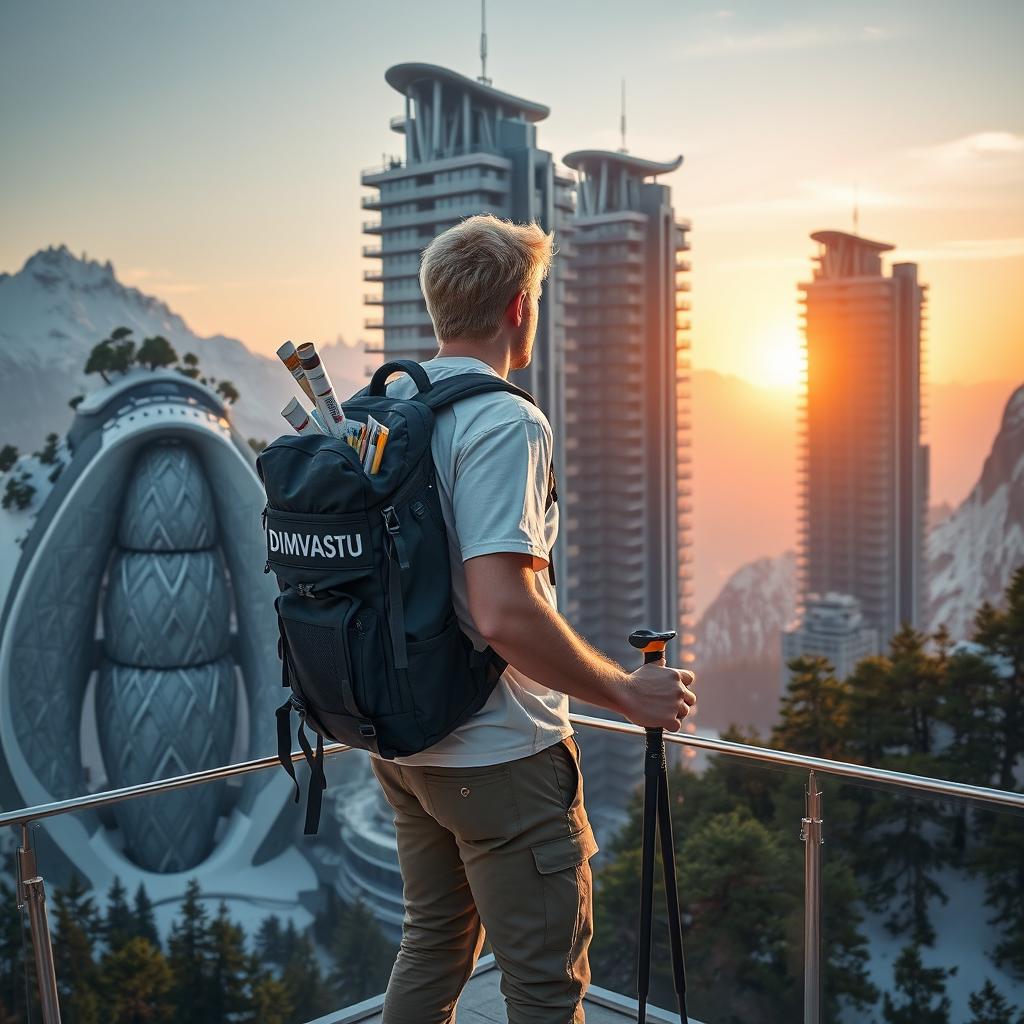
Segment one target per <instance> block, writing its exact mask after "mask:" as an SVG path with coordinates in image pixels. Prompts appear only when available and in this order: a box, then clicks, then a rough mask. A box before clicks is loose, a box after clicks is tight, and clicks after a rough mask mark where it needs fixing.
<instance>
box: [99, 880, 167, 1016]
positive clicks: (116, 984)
mask: <svg viewBox="0 0 1024 1024" xmlns="http://www.w3.org/2000/svg"><path fill="white" fill-rule="evenodd" d="M122 891H123V890H122ZM173 984H174V977H173V975H172V974H171V969H170V967H168V965H167V961H166V960H165V959H164V955H163V953H161V952H160V950H159V949H157V948H156V947H155V946H154V945H153V944H152V943H151V942H150V941H149V940H148V939H140V938H137V937H136V938H129V939H127V941H125V942H124V943H123V944H122V945H121V946H119V947H118V948H117V949H116V950H114V951H113V952H111V953H108V954H107V956H105V957H104V958H103V965H102V983H101V989H102V993H103V1021H104V1024H170V1022H171V1021H172V1020H173V1019H174V1004H173V1003H172V1002H171V989H172V987H173Z"/></svg>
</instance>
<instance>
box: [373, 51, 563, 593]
mask: <svg viewBox="0 0 1024 1024" xmlns="http://www.w3.org/2000/svg"><path fill="white" fill-rule="evenodd" d="M384 77H385V79H386V81H387V82H388V84H389V85H391V86H392V88H394V89H395V90H396V91H397V92H398V93H400V94H401V95H402V97H403V98H404V101H405V109H404V113H402V114H400V115H399V116H398V117H396V118H394V119H393V120H392V122H391V127H392V129H393V130H394V131H395V132H397V133H398V134H399V135H401V136H402V137H403V139H404V149H405V152H404V154H403V155H402V156H396V157H393V158H391V159H390V160H388V161H387V162H386V164H385V165H384V166H383V167H377V168H373V169H370V170H367V171H364V172H363V175H362V183H363V184H364V185H366V186H368V187H369V188H371V189H374V190H375V191H374V192H372V193H370V194H368V195H365V196H364V197H363V200H362V205H363V208H364V209H367V210H377V211H379V212H380V217H379V219H377V220H372V221H366V222H365V223H364V224H363V231H364V233H366V234H368V235H370V236H372V237H373V239H374V241H373V242H372V243H371V244H369V245H366V246H364V247H363V255H364V256H365V257H367V258H368V259H370V260H372V261H374V264H375V265H374V266H372V267H371V268H369V269H367V270H366V271H364V277H365V279H366V280H367V281H370V282H374V283H378V284H380V286H381V288H380V291H379V292H374V293H370V294H367V295H366V296H365V301H366V303H367V305H368V306H370V307H371V308H372V310H373V311H374V312H373V313H372V315H370V316H369V317H368V318H367V320H366V327H367V328H368V329H370V330H373V331H379V332H380V333H381V336H382V343H381V344H379V345H378V344H370V345H368V346H367V347H366V352H367V353H368V354H372V355H377V356H381V357H383V359H385V360H387V359H394V358H406V359H415V360H424V359H429V358H431V357H432V356H434V355H436V353H437V348H438V346H437V339H436V338H435V336H434V328H433V324H432V323H431V320H430V317H429V315H428V314H427V309H426V305H425V303H424V301H423V296H422V294H421V292H420V287H419V279H418V275H419V266H420V255H421V253H422V252H423V250H424V249H425V248H426V247H427V246H428V245H429V244H430V241H431V240H432V239H433V238H434V237H435V236H436V235H438V234H439V233H440V232H442V231H444V230H446V229H447V228H449V227H452V226H453V225H455V224H457V223H458V222H459V221H460V220H463V219H464V218H466V217H469V216H472V215H474V214H478V213H490V214H493V215H494V216H496V217H502V218H507V219H511V220H514V221H517V222H520V223H526V222H530V221H535V222H536V223H537V224H539V225H540V226H541V227H542V228H543V229H544V230H545V231H551V230H553V231H554V232H555V237H556V239H557V245H558V251H559V255H558V258H556V260H555V261H554V264H553V266H552V270H551V274H550V276H549V278H548V280H547V282H546V283H545V285H544V290H543V294H542V298H541V304H540V319H539V323H538V327H537V338H536V342H535V344H534V350H533V359H532V361H531V363H530V365H529V366H528V367H526V368H525V369H522V370H513V371H512V372H511V373H510V374H509V379H510V380H511V381H512V383H513V384H517V385H518V386H519V387H522V388H525V389H526V390H528V391H529V392H530V393H531V394H532V395H533V396H534V397H535V398H536V399H537V401H538V403H539V404H540V407H541V409H543V411H544V413H545V414H546V415H547V417H548V420H549V421H550V422H551V426H552V429H553V431H554V436H555V452H554V458H555V473H556V474H557V475H558V477H559V479H561V477H562V471H563V468H564V452H563V449H562V443H563V436H564V430H563V416H564V399H563V394H562V373H561V368H560V360H561V349H562V345H563V338H564V329H565V323H564V319H565V312H564V311H565V306H564V290H565V285H566V280H567V278H568V276H569V274H570V270H569V267H568V260H569V257H570V255H571V252H572V245H571V241H572V223H571V220H570V217H571V214H572V210H573V198H572V185H573V181H572V178H571V176H570V175H568V174H567V173H566V172H565V171H564V170H560V169H558V168H557V167H556V165H555V162H554V160H553V159H552V157H551V154H550V153H547V152H545V151H544V150H542V149H539V148H538V146H537V128H536V125H537V123H538V122H539V121H542V120H543V119H544V118H545V117H547V115H548V108H547V107H546V106H544V105H543V104H541V103H535V102H533V101H532V100H526V99H523V98H521V97H518V96H513V95H512V94H511V93H507V92H503V91H502V90H500V89H496V88H494V87H493V86H491V85H490V84H488V83H486V82H481V81H479V80H475V79H472V78H468V77H467V76H465V75H462V74H459V73H458V72H457V71H452V70H450V69H448V68H444V67H440V66H438V65H436V64H424V63H406V64H396V65H395V66H394V67H391V68H389V69H388V71H387V72H386V74H385V76H384ZM367 369H368V370H369V369H371V368H370V367H368V368H367ZM560 549H564V545H559V547H558V548H556V552H555V575H556V578H558V579H561V577H562V575H563V573H564V570H565V566H564V564H561V563H562V559H563V558H564V556H563V555H562V553H561V550H560Z"/></svg>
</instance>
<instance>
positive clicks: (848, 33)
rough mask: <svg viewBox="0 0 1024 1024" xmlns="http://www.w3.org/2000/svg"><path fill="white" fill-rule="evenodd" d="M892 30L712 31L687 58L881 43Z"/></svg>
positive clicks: (693, 46)
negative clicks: (845, 44)
mask: <svg viewBox="0 0 1024 1024" xmlns="http://www.w3.org/2000/svg"><path fill="white" fill-rule="evenodd" d="M898 34H899V33H897V32H896V31H895V30H893V29H885V28H881V27H879V26H877V25H871V26H865V27H863V28H855V29H854V28H838V27H834V28H833V27H820V26H819V27H816V26H813V25H807V26H800V25H793V26H789V27H786V28H780V29H776V30H773V31H766V32H749V33H745V34H742V33H732V32H721V31H715V32H709V33H706V34H705V35H703V36H701V37H700V38H699V39H695V40H694V41H693V42H692V43H689V44H688V45H687V46H685V47H684V48H683V51H682V52H683V55H684V56H686V57H728V56H732V55H734V54H743V53H770V52H776V51H783V50H810V49H818V48H820V47H824V46H835V45H837V44H840V43H856V42H881V41H884V40H887V39H892V38H894V37H895V36H897V35H898Z"/></svg>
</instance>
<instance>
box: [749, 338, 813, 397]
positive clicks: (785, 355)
mask: <svg viewBox="0 0 1024 1024" xmlns="http://www.w3.org/2000/svg"><path fill="white" fill-rule="evenodd" d="M751 369H752V370H753V371H754V374H755V380H756V381H757V383H759V384H760V385H761V386H762V387H767V388H780V389H785V390H787V391H796V390H797V389H798V388H799V386H800V383H801V380H802V379H803V374H804V369H805V363H804V350H803V339H802V338H801V337H800V333H799V331H798V329H797V328H796V326H795V325H790V324H777V325H775V327H774V328H772V329H770V330H769V331H767V332H765V333H764V334H763V335H762V336H761V338H760V340H759V341H758V344H757V349H756V354H755V359H754V365H753V366H752V367H751Z"/></svg>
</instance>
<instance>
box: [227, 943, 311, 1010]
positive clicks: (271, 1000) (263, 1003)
mask: <svg viewBox="0 0 1024 1024" xmlns="http://www.w3.org/2000/svg"><path fill="white" fill-rule="evenodd" d="M248 992H249V1010H248V1012H247V1015H246V1016H245V1017H244V1018H243V1021H242V1024H291V1022H292V1021H298V1020H299V1018H298V1017H296V1016H295V1015H294V1013H293V1012H292V1004H291V1002H290V1000H289V999H288V991H287V989H286V988H285V987H284V985H283V984H282V983H281V982H280V981H278V980H277V979H276V978H275V977H274V976H273V974H272V973H271V972H270V971H267V970H265V969H264V968H263V966H262V961H261V960H260V957H259V956H257V955H255V954H254V955H253V956H251V957H249V976H248ZM304 1019H305V1018H303V1020H304Z"/></svg>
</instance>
